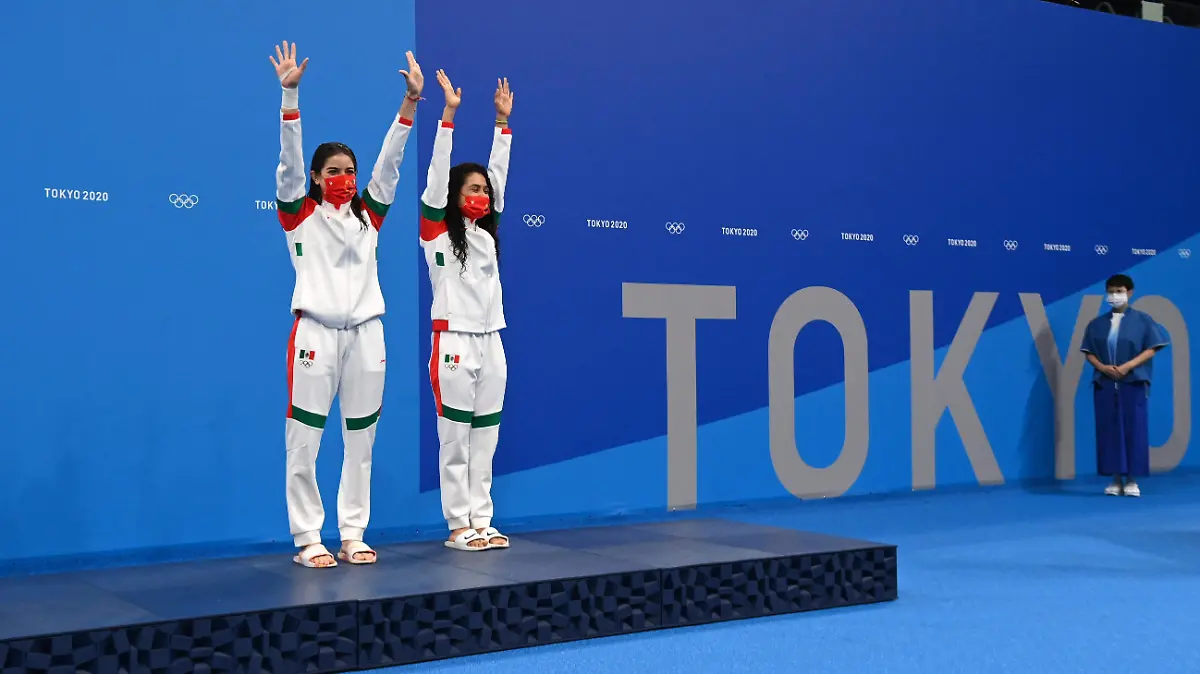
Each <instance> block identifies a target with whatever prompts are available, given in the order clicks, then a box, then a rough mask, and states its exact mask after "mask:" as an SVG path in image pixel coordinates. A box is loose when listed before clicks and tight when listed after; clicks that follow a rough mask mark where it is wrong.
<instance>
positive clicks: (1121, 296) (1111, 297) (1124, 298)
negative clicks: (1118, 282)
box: [1108, 293, 1129, 309]
mask: <svg viewBox="0 0 1200 674" xmlns="http://www.w3.org/2000/svg"><path fill="white" fill-rule="evenodd" d="M1128 301H1129V295H1126V294H1125V293H1109V294H1108V303H1109V304H1111V305H1112V306H1113V308H1114V309H1120V308H1121V307H1123V306H1125V303H1126V302H1128Z"/></svg>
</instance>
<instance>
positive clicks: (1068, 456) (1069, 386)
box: [1020, 293, 1104, 480]
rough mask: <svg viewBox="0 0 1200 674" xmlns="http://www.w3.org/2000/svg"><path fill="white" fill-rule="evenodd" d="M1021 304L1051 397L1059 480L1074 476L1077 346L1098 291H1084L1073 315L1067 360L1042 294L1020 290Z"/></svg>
mask: <svg viewBox="0 0 1200 674" xmlns="http://www.w3.org/2000/svg"><path fill="white" fill-rule="evenodd" d="M1020 297H1021V306H1022V307H1023V308H1024V310H1025V322H1027V323H1029V332H1030V334H1032V335H1033V343H1034V346H1036V347H1037V354H1038V359H1039V360H1040V361H1041V362H1042V372H1044V373H1045V374H1046V382H1047V384H1049V386H1050V393H1051V394H1052V395H1053V397H1054V477H1055V478H1056V479H1059V480H1074V479H1075V393H1076V392H1077V391H1078V390H1079V378H1080V376H1081V375H1082V374H1083V364H1084V363H1085V362H1087V358H1086V357H1084V355H1083V352H1082V351H1080V350H1079V347H1080V345H1082V344H1083V334H1084V332H1085V331H1086V330H1087V325H1088V323H1089V322H1090V321H1091V320H1092V319H1093V318H1095V317H1096V314H1097V313H1099V311H1100V302H1101V300H1103V299H1104V298H1103V297H1101V296H1099V295H1084V297H1083V301H1082V302H1080V304H1079V313H1078V314H1076V315H1075V327H1074V328H1073V329H1072V330H1071V341H1070V343H1068V344H1067V360H1066V362H1065V363H1064V362H1063V360H1062V358H1061V357H1060V355H1059V353H1058V344H1057V343H1056V342H1055V339H1054V332H1053V331H1052V330H1051V329H1050V321H1049V319H1047V318H1046V307H1045V305H1043V304H1042V296H1041V295H1038V294H1037V293H1021V294H1020Z"/></svg>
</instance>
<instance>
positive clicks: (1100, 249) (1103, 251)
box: [1096, 244, 1108, 255]
mask: <svg viewBox="0 0 1200 674" xmlns="http://www.w3.org/2000/svg"><path fill="white" fill-rule="evenodd" d="M1096 254H1097V255H1108V246H1105V245H1104V244H1099V245H1097V246H1096Z"/></svg>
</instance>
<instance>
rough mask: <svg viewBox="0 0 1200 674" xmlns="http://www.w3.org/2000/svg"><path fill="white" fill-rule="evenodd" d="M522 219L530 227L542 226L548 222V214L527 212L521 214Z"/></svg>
mask: <svg viewBox="0 0 1200 674" xmlns="http://www.w3.org/2000/svg"><path fill="white" fill-rule="evenodd" d="M521 220H522V221H523V222H524V223H525V224H526V225H529V226H530V227H541V226H542V225H544V224H546V216H544V215H532V214H530V213H526V214H525V215H523V216H521Z"/></svg>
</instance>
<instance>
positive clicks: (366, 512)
mask: <svg viewBox="0 0 1200 674" xmlns="http://www.w3.org/2000/svg"><path fill="white" fill-rule="evenodd" d="M275 55H276V56H277V57H278V60H276V59H275V58H272V59H271V63H272V64H273V65H274V66H275V72H276V74H277V75H278V76H279V82H280V85H281V86H282V87H283V104H282V106H281V107H282V110H281V113H280V153H279V168H278V170H277V171H276V189H277V191H278V193H277V195H276V199H277V202H276V203H277V208H278V212H279V222H280V224H281V225H283V231H284V233H285V235H286V236H287V241H288V249H289V251H290V253H291V258H292V266H293V267H294V268H295V270H296V286H295V290H294V291H293V293H292V305H291V306H292V313H293V314H295V316H296V320H295V323H294V324H293V325H292V334H291V338H290V339H289V340H288V374H287V381H288V409H287V431H286V445H287V482H286V484H287V510H288V520H289V521H290V524H291V532H292V538H293V540H294V542H295V545H296V547H297V548H299V549H300V552H299V554H297V555H296V556H295V557H293V560H294V561H295V562H296V563H297V564H301V565H303V566H306V567H309V568H327V567H333V566H337V561H336V560H335V559H334V557H333V555H331V554H330V553H329V550H327V549H326V548H325V546H324V545H322V544H321V528H322V526H323V525H324V521H325V510H324V508H323V507H322V505H321V495H320V493H319V492H318V490H317V475H316V460H317V451H318V450H319V449H320V445H321V434H322V432H323V431H324V429H325V420H326V416H327V415H328V414H329V407H330V405H331V404H332V402H333V397H334V396H335V395H337V396H338V398H339V399H340V401H341V409H342V417H343V419H342V423H343V426H342V437H343V439H344V441H345V445H346V453H345V456H344V458H343V460H342V480H341V484H340V485H339V488H338V501H337V503H338V529H339V530H340V535H341V539H342V545H341V549H340V550H339V551H338V555H337V557H338V559H341V560H342V561H345V562H348V563H350V564H372V563H374V562H375V560H376V553H375V551H374V550H372V549H371V548H370V547H369V546H368V545H367V544H366V543H364V542H363V532H364V530H365V529H366V527H367V520H368V519H369V518H370V514H371V451H372V448H373V446H374V444H375V427H376V423H377V421H378V419H379V414H380V411H381V408H382V405H383V381H384V374H385V371H386V362H387V355H386V349H385V346H384V339H383V324H382V322H381V321H380V316H382V315H383V313H384V303H383V292H382V291H381V290H380V288H379V276H378V270H377V259H378V255H377V251H378V244H379V232H380V230H381V228H382V227H383V222H384V219H385V217H386V216H387V212H388V209H389V207H390V206H391V204H392V201H393V200H394V199H395V196H396V185H397V183H398V182H399V181H400V164H401V162H402V161H403V160H404V145H405V143H406V142H407V140H408V136H409V132H410V131H411V130H412V119H413V115H414V113H415V112H416V105H417V101H418V100H420V98H421V89H422V87H423V85H424V77H423V75H422V74H421V68H420V66H418V65H417V62H416V60H415V59H414V58H413V55H412V52H409V53H408V54H407V57H408V71H403V70H402V71H400V72H401V73H402V74H403V75H404V78H405V80H406V81H407V84H408V93H407V96H406V98H405V99H404V103H403V105H401V106H400V111H399V114H398V115H397V116H396V118H395V119H394V120H393V121H392V125H391V127H390V128H389V129H388V132H387V136H386V137H385V138H384V141H383V149H382V150H381V151H380V153H379V157H378V159H377V160H376V161H375V167H374V170H373V171H372V172H371V178H370V181H369V182H368V183H367V187H366V189H365V190H363V191H362V193H361V194H360V193H359V190H358V185H357V179H358V160H357V159H356V158H355V156H354V153H353V152H352V151H351V150H350V148H348V147H346V146H345V145H342V144H341V143H324V144H322V145H321V146H319V147H318V148H317V149H316V152H315V153H314V154H313V158H312V162H311V163H310V165H309V169H310V172H307V173H306V171H305V170H304V154H303V148H302V146H301V134H300V109H299V107H300V106H299V102H298V101H299V89H298V87H299V84H300V78H301V77H302V76H303V75H304V71H305V69H306V68H307V67H308V59H304V62H303V63H300V64H297V63H296V45H295V44H292V45H290V46H289V45H288V43H287V42H284V43H283V49H282V50H281V49H280V48H279V47H276V48H275ZM348 100H350V101H351V106H350V108H349V109H353V104H352V103H353V99H348ZM306 183H308V189H307V191H306V190H305V184H306Z"/></svg>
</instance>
